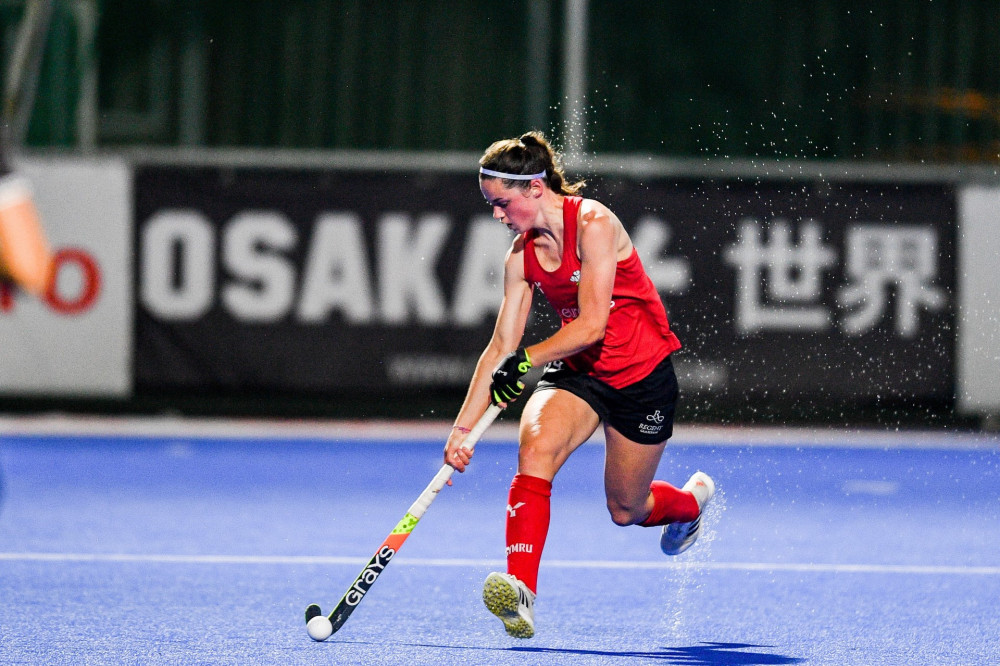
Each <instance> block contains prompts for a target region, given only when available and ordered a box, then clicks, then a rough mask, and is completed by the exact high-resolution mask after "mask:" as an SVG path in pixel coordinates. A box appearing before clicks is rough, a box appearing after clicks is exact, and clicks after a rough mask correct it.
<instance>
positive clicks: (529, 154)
mask: <svg viewBox="0 0 1000 666" xmlns="http://www.w3.org/2000/svg"><path fill="white" fill-rule="evenodd" d="M479 166H481V167H484V168H486V169H491V170H493V171H499V172H501V173H510V174H518V175H522V174H531V173H541V172H542V171H544V172H545V182H546V183H548V185H549V188H550V189H551V190H552V191H553V192H555V193H557V194H562V195H563V196H566V195H570V194H579V193H580V191H581V190H583V188H584V185H586V182H585V181H582V180H578V181H576V182H575V183H567V182H566V174H565V173H564V172H563V167H562V158H561V156H560V155H559V153H557V152H556V151H555V150H554V149H553V148H552V146H551V145H550V144H549V142H548V141H547V140H546V139H545V136H544V135H543V134H542V133H541V132H526V133H524V134H522V135H521V136H520V137H518V138H516V139H502V140H500V141H496V142H494V143H493V144H492V145H491V146H490V147H489V148H487V149H486V152H485V153H483V156H482V157H481V158H479ZM479 177H480V178H493V177H494V176H486V175H483V174H479ZM503 182H504V185H505V186H507V187H520V188H522V189H527V188H528V187H529V186H530V185H531V181H530V180H511V179H506V178H504V179H503Z"/></svg>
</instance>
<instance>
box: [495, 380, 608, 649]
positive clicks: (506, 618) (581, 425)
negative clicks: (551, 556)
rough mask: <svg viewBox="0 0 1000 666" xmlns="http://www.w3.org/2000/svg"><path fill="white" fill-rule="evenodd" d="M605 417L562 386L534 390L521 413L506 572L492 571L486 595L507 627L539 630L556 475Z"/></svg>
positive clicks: (519, 632)
mask: <svg viewBox="0 0 1000 666" xmlns="http://www.w3.org/2000/svg"><path fill="white" fill-rule="evenodd" d="M599 422H600V419H599V418H598V416H597V414H596V413H595V412H594V410H593V409H592V408H591V407H590V405H588V404H587V403H586V402H585V401H584V400H582V399H580V398H578V397H577V396H575V395H573V394H572V393H569V392H568V391H564V390H562V389H546V390H542V391H536V392H534V393H533V394H532V395H531V397H530V398H529V399H528V402H527V404H525V406H524V412H523V413H522V415H521V432H520V448H519V450H518V463H517V471H518V473H517V475H516V476H515V477H514V480H513V481H512V482H511V484H510V494H509V495H508V496H507V526H506V538H507V574H501V573H492V574H490V575H489V576H488V577H487V579H486V583H485V584H484V586H483V601H484V603H485V604H486V607H487V608H488V609H489V610H490V612H492V613H493V614H494V615H496V616H497V617H499V618H500V619H501V620H502V621H503V623H504V628H505V629H506V630H507V633H508V634H510V635H511V636H515V637H517V638H530V637H531V636H533V635H534V633H535V621H534V610H533V604H534V598H535V597H534V595H535V591H536V590H537V586H538V565H539V563H540V562H541V559H542V548H543V547H544V546H545V537H546V536H547V535H548V531H549V496H550V495H551V493H552V479H553V478H554V477H555V475H556V473H557V472H558V471H559V468H560V467H562V465H563V463H565V462H566V459H567V458H569V456H570V454H571V453H573V451H575V450H576V449H577V448H578V447H579V446H580V445H581V444H582V443H583V442H585V441H587V440H588V439H589V438H590V436H591V435H592V434H593V433H594V431H595V430H596V429H597V426H598V423H599Z"/></svg>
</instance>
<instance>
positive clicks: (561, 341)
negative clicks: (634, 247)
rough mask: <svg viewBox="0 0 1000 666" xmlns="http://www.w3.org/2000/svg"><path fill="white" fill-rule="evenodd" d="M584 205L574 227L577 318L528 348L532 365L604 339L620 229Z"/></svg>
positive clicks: (606, 214) (598, 208) (609, 216)
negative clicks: (577, 249)
mask: <svg viewBox="0 0 1000 666" xmlns="http://www.w3.org/2000/svg"><path fill="white" fill-rule="evenodd" d="M587 204H589V205H588V206H587V208H586V209H585V210H583V211H582V213H581V215H580V219H579V221H578V225H577V229H578V232H577V233H578V234H579V236H580V239H579V247H580V283H579V291H578V292H577V301H578V305H579V308H580V316H579V317H577V318H576V319H574V320H573V321H571V322H570V323H568V324H566V325H565V326H563V327H562V328H560V329H559V330H558V331H557V332H556V333H555V334H554V335H553V336H552V337H550V338H548V339H547V340H543V341H542V342H540V343H538V344H537V345H532V346H531V347H528V350H527V351H528V355H529V357H530V358H531V362H532V364H533V365H535V366H538V365H541V364H544V363H548V362H549V361H554V360H557V359H561V358H566V357H567V356H572V355H573V354H576V353H577V352H580V351H583V350H584V349H586V348H588V347H590V346H591V345H593V344H595V343H597V342H600V341H601V340H603V339H604V332H605V329H606V328H607V325H608V314H609V312H610V310H611V292H612V289H613V288H614V286H615V271H616V270H617V268H618V247H619V245H620V242H621V234H622V233H624V229H622V226H621V223H620V222H618V220H617V218H615V217H614V214H613V213H611V211H609V210H608V209H607V208H606V207H604V206H603V205H602V204H600V203H598V202H595V201H588V202H587Z"/></svg>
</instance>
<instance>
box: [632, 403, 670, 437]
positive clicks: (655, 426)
mask: <svg viewBox="0 0 1000 666" xmlns="http://www.w3.org/2000/svg"><path fill="white" fill-rule="evenodd" d="M646 420H647V421H649V423H640V424H639V432H641V433H643V434H646V435H655V434H657V433H658V432H660V431H661V430H663V421H664V420H666V417H664V416H663V414H661V413H660V410H658V409H657V410H656V411H654V412H653V413H652V414H649V415H648V416H646Z"/></svg>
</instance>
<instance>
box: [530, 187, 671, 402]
mask: <svg viewBox="0 0 1000 666" xmlns="http://www.w3.org/2000/svg"><path fill="white" fill-rule="evenodd" d="M582 203H583V199H582V198H581V197H565V198H564V199H563V253H562V263H561V264H560V265H559V268H557V269H556V270H554V271H552V272H549V271H546V270H545V269H544V268H542V266H541V265H540V264H539V263H538V256H537V255H536V254H535V237H536V236H537V232H535V231H529V232H527V233H526V234H525V239H524V277H525V279H526V280H527V281H528V282H529V283H531V284H532V285H533V286H534V287H535V288H536V289H539V290H541V292H542V293H543V294H545V298H546V299H547V300H548V301H549V303H550V304H551V305H552V307H553V308H555V310H556V312H557V313H558V314H559V317H560V318H561V319H562V325H563V326H565V325H566V324H568V323H569V322H571V321H573V320H574V319H576V318H577V317H579V316H580V305H579V302H578V300H577V289H578V286H579V282H580V258H579V257H578V256H577V251H576V246H577V243H576V231H577V218H578V217H579V212H580V205H581V204H582ZM609 307H610V308H611V311H610V314H609V315H608V325H607V328H606V330H605V333H604V339H603V340H601V341H599V342H597V343H595V344H594V345H593V346H591V347H588V348H587V349H584V350H583V351H581V352H578V353H576V354H574V355H572V356H569V357H567V358H565V359H563V361H564V362H565V363H566V365H568V366H569V367H570V368H572V369H573V370H576V371H577V372H583V373H586V374H589V375H592V376H594V377H596V378H597V379H600V380H601V381H603V382H604V383H606V384H609V385H611V386H613V387H614V388H623V387H625V386H628V385H629V384H634V383H635V382H637V381H639V380H640V379H642V378H644V377H646V376H647V375H648V374H649V373H650V372H652V371H653V368H655V367H656V366H657V365H658V364H659V363H660V362H661V361H662V360H663V359H664V358H666V357H667V356H668V355H670V354H671V353H672V352H674V351H676V350H677V349H680V347H681V343H680V340H678V339H677V336H676V335H674V333H673V332H672V331H671V330H670V325H669V323H667V313H666V310H664V308H663V302H662V301H661V300H660V295H659V294H658V293H657V292H656V287H654V286H653V282H652V280H650V279H649V276H648V275H646V270H645V269H644V268H643V267H642V262H641V261H639V253H638V252H636V250H635V248H633V249H632V254H631V255H630V256H629V257H628V258H627V259H624V260H622V261H619V262H618V268H617V270H616V271H615V285H614V288H613V289H612V292H611V303H610V304H609Z"/></svg>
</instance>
